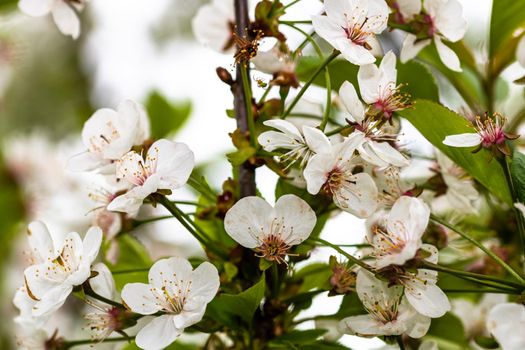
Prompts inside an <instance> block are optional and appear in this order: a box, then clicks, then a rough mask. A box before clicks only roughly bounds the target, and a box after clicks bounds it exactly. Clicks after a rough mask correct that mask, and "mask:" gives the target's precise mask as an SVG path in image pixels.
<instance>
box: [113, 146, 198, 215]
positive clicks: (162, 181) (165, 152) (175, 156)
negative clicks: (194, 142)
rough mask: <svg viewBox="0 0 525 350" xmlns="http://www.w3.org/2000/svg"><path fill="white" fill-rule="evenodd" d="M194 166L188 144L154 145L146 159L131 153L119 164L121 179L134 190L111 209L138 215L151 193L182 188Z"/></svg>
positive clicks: (116, 200) (117, 200)
mask: <svg viewBox="0 0 525 350" xmlns="http://www.w3.org/2000/svg"><path fill="white" fill-rule="evenodd" d="M194 165H195V160H194V156H193V152H192V151H191V150H190V149H189V148H188V146H187V145H186V144H184V143H180V142H173V141H169V140H165V139H161V140H158V141H156V142H154V143H153V144H152V145H151V147H150V148H149V150H148V152H147V154H146V158H145V159H144V158H143V157H142V155H140V154H138V153H137V152H135V151H131V152H128V153H127V154H126V155H124V157H122V159H120V160H119V161H118V162H117V179H121V180H125V181H127V182H128V183H129V184H130V185H132V186H133V187H132V188H131V189H130V190H129V191H127V192H126V193H124V194H122V195H120V196H118V197H116V198H115V199H113V201H111V203H109V205H108V206H107V209H108V210H111V211H120V212H125V213H129V214H132V215H133V214H136V213H137V212H138V210H139V209H140V206H141V205H142V202H143V200H144V199H145V198H146V197H147V196H149V195H150V194H152V193H155V192H156V191H157V190H161V189H162V190H175V189H177V188H180V187H182V186H183V185H184V184H185V183H186V181H188V178H189V177H190V174H191V172H192V170H193V166H194Z"/></svg>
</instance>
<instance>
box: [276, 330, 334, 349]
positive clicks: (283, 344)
mask: <svg viewBox="0 0 525 350" xmlns="http://www.w3.org/2000/svg"><path fill="white" fill-rule="evenodd" d="M324 333H326V330H324V329H308V330H304V331H301V330H294V331H291V332H290V333H286V334H283V335H281V336H279V337H277V338H274V339H272V340H271V341H270V342H269V343H268V348H271V349H299V348H301V349H302V348H303V346H304V345H308V344H312V343H314V342H315V341H316V340H317V339H318V338H319V337H320V336H322V335H323V334H324Z"/></svg>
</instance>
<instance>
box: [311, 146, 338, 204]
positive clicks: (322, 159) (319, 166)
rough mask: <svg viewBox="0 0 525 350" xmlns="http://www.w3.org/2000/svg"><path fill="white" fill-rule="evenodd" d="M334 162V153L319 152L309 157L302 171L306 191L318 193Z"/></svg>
mask: <svg viewBox="0 0 525 350" xmlns="http://www.w3.org/2000/svg"><path fill="white" fill-rule="evenodd" d="M335 162H336V159H334V155H333V154H332V153H331V152H326V153H319V154H316V155H314V156H313V157H312V158H310V160H309V161H308V164H307V165H306V167H305V168H304V171H303V176H304V179H305V181H306V188H307V190H308V193H311V194H317V193H319V191H320V190H321V187H322V186H323V185H324V183H325V182H326V180H327V176H328V173H329V172H330V170H332V169H333V166H334V164H335Z"/></svg>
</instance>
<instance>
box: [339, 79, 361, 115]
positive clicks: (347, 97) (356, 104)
mask: <svg viewBox="0 0 525 350" xmlns="http://www.w3.org/2000/svg"><path fill="white" fill-rule="evenodd" d="M339 98H340V99H341V102H343V105H344V106H345V108H346V110H347V111H348V113H350V115H351V116H352V118H353V119H354V120H355V121H356V122H358V123H361V122H362V121H363V119H364V117H365V109H364V107H363V103H362V102H361V100H359V97H358V96H357V92H356V91H355V87H354V85H353V84H352V83H350V82H348V81H345V82H344V83H343V85H341V88H340V89H339Z"/></svg>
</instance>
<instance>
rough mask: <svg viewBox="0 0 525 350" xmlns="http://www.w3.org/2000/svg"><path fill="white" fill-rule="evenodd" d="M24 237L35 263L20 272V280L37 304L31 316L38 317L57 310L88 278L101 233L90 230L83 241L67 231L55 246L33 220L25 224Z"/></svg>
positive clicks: (93, 229)
mask: <svg viewBox="0 0 525 350" xmlns="http://www.w3.org/2000/svg"><path fill="white" fill-rule="evenodd" d="M28 238H29V244H30V245H31V248H32V250H33V251H34V252H35V255H36V256H37V257H38V260H39V261H38V262H37V264H35V265H31V266H29V267H28V268H27V269H26V270H25V271H24V277H25V282H26V288H27V293H28V295H29V296H30V297H31V298H32V299H34V300H35V301H37V302H36V303H35V305H34V306H33V315H34V316H42V315H46V314H50V313H52V312H54V311H56V310H57V309H59V308H60V307H61V306H62V305H63V304H64V302H65V300H66V298H67V297H68V296H69V294H70V293H71V291H72V290H73V287H74V286H79V285H81V284H82V283H84V282H85V281H86V280H87V279H88V278H89V276H90V273H91V263H93V261H94V260H95V259H96V257H97V255H98V251H99V249H100V244H101V243H102V230H101V229H100V228H98V227H91V228H90V229H89V230H88V232H87V234H86V236H85V238H84V241H82V240H81V239H80V236H79V235H78V233H76V232H71V233H69V234H68V235H67V236H66V238H65V240H64V242H63V243H62V244H60V245H57V246H56V247H55V245H54V243H53V240H52V238H51V235H50V234H49V231H48V230H47V227H46V226H45V225H44V224H43V223H42V222H39V221H36V222H33V223H31V224H30V225H29V228H28Z"/></svg>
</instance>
